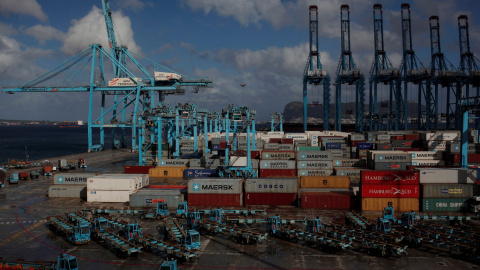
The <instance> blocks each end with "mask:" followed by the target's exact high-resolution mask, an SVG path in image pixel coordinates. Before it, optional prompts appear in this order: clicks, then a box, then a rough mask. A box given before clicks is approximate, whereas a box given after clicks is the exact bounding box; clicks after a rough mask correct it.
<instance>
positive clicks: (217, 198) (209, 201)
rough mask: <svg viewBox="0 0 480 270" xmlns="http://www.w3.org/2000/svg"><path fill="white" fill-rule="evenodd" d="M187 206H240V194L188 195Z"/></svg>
mask: <svg viewBox="0 0 480 270" xmlns="http://www.w3.org/2000/svg"><path fill="white" fill-rule="evenodd" d="M187 197H188V206H242V204H243V200H242V197H243V193H242V194H198V193H195V194H192V193H189V194H188V195H187Z"/></svg>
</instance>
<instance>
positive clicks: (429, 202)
mask: <svg viewBox="0 0 480 270" xmlns="http://www.w3.org/2000/svg"><path fill="white" fill-rule="evenodd" d="M470 201H471V199H470V198H425V199H423V200H422V211H423V212H470Z"/></svg>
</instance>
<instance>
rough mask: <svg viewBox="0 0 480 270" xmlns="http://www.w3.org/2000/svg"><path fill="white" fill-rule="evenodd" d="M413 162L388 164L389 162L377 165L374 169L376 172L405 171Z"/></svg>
mask: <svg viewBox="0 0 480 270" xmlns="http://www.w3.org/2000/svg"><path fill="white" fill-rule="evenodd" d="M411 165H412V163H411V162H405V163H402V162H395V163H393V162H392V163H387V162H380V163H377V162H376V163H375V164H374V166H373V169H374V170H376V171H388V170H390V171H405V170H407V169H408V166H411Z"/></svg>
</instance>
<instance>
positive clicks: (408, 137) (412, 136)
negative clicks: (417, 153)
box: [403, 134, 420, 141]
mask: <svg viewBox="0 0 480 270" xmlns="http://www.w3.org/2000/svg"><path fill="white" fill-rule="evenodd" d="M403 137H404V138H405V140H407V141H410V140H413V141H416V140H420V134H405V135H403Z"/></svg>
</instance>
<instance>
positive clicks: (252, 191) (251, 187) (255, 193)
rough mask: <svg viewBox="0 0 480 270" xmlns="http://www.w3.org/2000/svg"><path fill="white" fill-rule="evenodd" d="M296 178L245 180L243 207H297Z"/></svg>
mask: <svg viewBox="0 0 480 270" xmlns="http://www.w3.org/2000/svg"><path fill="white" fill-rule="evenodd" d="M297 197H298V182H297V178H251V179H247V180H245V205H297Z"/></svg>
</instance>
